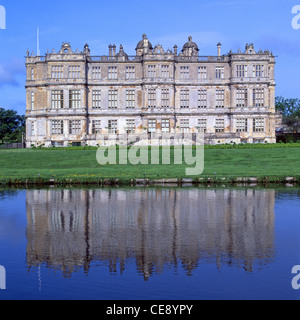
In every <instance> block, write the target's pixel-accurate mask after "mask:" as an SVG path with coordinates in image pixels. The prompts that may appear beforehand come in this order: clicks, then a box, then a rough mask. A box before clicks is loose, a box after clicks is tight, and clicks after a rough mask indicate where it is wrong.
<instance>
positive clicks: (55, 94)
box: [51, 90, 64, 109]
mask: <svg viewBox="0 0 300 320" xmlns="http://www.w3.org/2000/svg"><path fill="white" fill-rule="evenodd" d="M63 107H64V92H63V90H53V91H52V93H51V108H52V109H62V108H63Z"/></svg>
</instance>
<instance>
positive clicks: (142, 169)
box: [0, 147, 300, 183]
mask: <svg viewBox="0 0 300 320" xmlns="http://www.w3.org/2000/svg"><path fill="white" fill-rule="evenodd" d="M187 167H189V166H187V165H186V164H184V165H174V164H171V165H137V166H134V165H105V166H100V165H99V164H98V163H97V161H96V150H83V149H80V150H72V149H70V150H65V149H62V150H60V149H56V150H47V149H45V150H32V149H27V150H0V183H8V182H11V183H14V182H20V181H23V182H24V181H25V180H27V181H28V182H32V181H49V180H51V179H54V180H57V181H60V182H61V181H65V180H66V179H72V181H78V182H92V181H99V180H103V179H119V180H121V181H122V180H124V181H128V180H130V179H143V178H146V179H170V178H195V177H187V176H185V169H186V168H187ZM266 176H267V177H277V178H282V177H297V178H298V179H299V177H300V148H299V147H295V148H293V147H289V148H284V147H281V148H237V149H222V148H216V149H214V148H208V149H206V150H205V169H204V173H203V174H202V175H201V177H219V178H221V177H231V178H233V177H258V178H261V177H266Z"/></svg>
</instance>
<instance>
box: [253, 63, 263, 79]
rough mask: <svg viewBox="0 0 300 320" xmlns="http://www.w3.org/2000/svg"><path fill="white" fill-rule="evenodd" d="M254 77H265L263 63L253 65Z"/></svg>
mask: <svg viewBox="0 0 300 320" xmlns="http://www.w3.org/2000/svg"><path fill="white" fill-rule="evenodd" d="M253 77H254V78H263V77H264V66H263V65H254V66H253Z"/></svg>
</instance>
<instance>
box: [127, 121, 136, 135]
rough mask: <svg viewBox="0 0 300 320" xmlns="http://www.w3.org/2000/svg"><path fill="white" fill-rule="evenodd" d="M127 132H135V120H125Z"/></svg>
mask: <svg viewBox="0 0 300 320" xmlns="http://www.w3.org/2000/svg"><path fill="white" fill-rule="evenodd" d="M126 132H127V134H131V133H135V120H126Z"/></svg>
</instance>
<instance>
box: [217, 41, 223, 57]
mask: <svg viewBox="0 0 300 320" xmlns="http://www.w3.org/2000/svg"><path fill="white" fill-rule="evenodd" d="M217 46H218V57H221V47H222V45H221V43H220V42H219V43H218V44H217Z"/></svg>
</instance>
